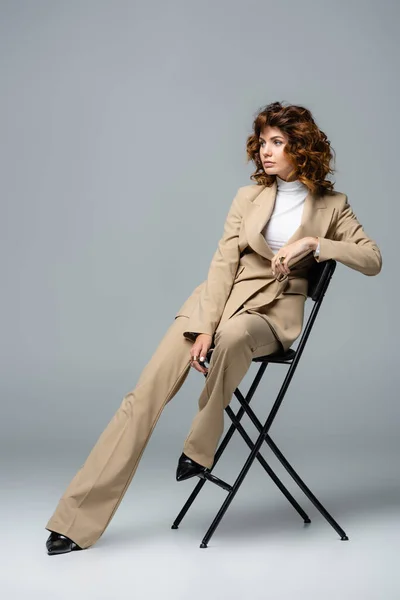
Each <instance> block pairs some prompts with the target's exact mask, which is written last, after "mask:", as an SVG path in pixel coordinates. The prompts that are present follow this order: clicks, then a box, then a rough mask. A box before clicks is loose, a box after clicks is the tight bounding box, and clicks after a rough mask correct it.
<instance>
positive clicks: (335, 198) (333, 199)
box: [321, 190, 347, 208]
mask: <svg viewBox="0 0 400 600" xmlns="http://www.w3.org/2000/svg"><path fill="white" fill-rule="evenodd" d="M321 200H322V201H323V202H324V203H325V204H327V205H328V206H332V207H333V208H339V207H343V206H344V205H345V204H346V203H347V194H345V193H344V192H339V191H337V190H333V191H331V192H326V193H325V194H323V195H322V196H321Z"/></svg>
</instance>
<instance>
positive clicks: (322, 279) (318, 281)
mask: <svg viewBox="0 0 400 600" xmlns="http://www.w3.org/2000/svg"><path fill="white" fill-rule="evenodd" d="M335 269H336V261H335V260H326V261H324V262H322V263H318V262H316V263H315V265H314V266H313V267H312V268H311V269H310V271H309V274H308V297H309V298H311V299H312V300H314V302H318V301H322V298H323V296H324V294H325V292H326V290H327V287H328V285H329V282H330V279H331V277H332V275H333V273H334V271H335Z"/></svg>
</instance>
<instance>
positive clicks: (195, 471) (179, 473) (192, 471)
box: [176, 452, 207, 481]
mask: <svg viewBox="0 0 400 600" xmlns="http://www.w3.org/2000/svg"><path fill="white" fill-rule="evenodd" d="M206 468H207V467H203V465H199V463H197V462H195V461H194V460H192V459H191V458H189V457H188V456H186V454H184V453H183V452H182V454H181V456H180V458H179V461H178V467H177V469H176V480H177V481H183V480H184V479H190V477H194V476H195V475H199V474H200V473H203V472H204V471H205V470H206Z"/></svg>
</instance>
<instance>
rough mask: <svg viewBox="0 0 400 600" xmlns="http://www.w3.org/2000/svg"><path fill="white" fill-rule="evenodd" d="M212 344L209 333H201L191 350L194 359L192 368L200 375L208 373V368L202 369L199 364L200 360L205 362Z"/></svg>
mask: <svg viewBox="0 0 400 600" xmlns="http://www.w3.org/2000/svg"><path fill="white" fill-rule="evenodd" d="M211 344H212V336H211V335H208V333H200V334H199V335H198V336H197V338H196V341H195V342H194V344H193V346H192V347H191V348H190V356H191V357H192V367H193V368H194V369H196V371H199V372H200V373H208V368H207V367H202V366H201V365H200V364H199V359H200V360H201V361H204V360H205V358H206V356H207V352H208V351H209V349H210V347H211Z"/></svg>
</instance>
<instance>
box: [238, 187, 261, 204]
mask: <svg viewBox="0 0 400 600" xmlns="http://www.w3.org/2000/svg"><path fill="white" fill-rule="evenodd" d="M264 188H265V185H259V184H257V183H253V184H250V185H243V186H241V187H240V188H239V189H238V191H237V195H238V196H240V197H242V198H245V199H246V200H250V202H253V200H254V199H255V198H257V196H258V194H260V193H261V192H262V191H263V189H264Z"/></svg>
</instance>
